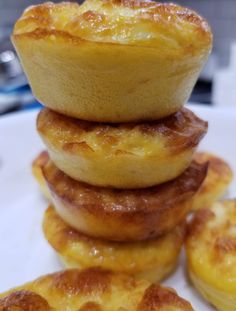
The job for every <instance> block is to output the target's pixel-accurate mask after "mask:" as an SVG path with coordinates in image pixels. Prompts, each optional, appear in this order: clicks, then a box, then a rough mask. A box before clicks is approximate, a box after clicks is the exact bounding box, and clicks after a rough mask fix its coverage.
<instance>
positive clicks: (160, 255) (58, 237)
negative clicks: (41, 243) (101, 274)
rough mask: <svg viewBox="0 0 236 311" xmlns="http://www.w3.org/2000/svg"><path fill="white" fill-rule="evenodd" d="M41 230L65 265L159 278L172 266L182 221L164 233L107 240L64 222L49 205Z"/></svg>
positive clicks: (182, 233) (181, 238)
mask: <svg viewBox="0 0 236 311" xmlns="http://www.w3.org/2000/svg"><path fill="white" fill-rule="evenodd" d="M43 231H44V235H45V238H46V239H47V240H48V242H49V244H50V245H51V246H52V247H53V248H54V249H55V251H56V252H57V253H58V255H59V256H60V258H61V260H62V261H63V263H64V264H65V266H66V267H67V268H80V269H81V268H82V269H84V268H90V267H100V268H103V269H109V270H112V271H115V272H124V273H127V274H131V275H134V276H135V278H139V279H140V278H141V279H146V280H149V281H151V282H159V281H161V280H162V279H164V278H165V277H167V276H168V275H169V274H170V273H171V272H173V270H174V269H175V267H176V264H177V261H178V257H179V253H180V250H181V247H182V245H183V241H184V237H185V223H183V224H181V225H179V226H177V227H176V228H175V229H173V230H172V231H171V232H169V233H167V234H166V235H164V236H162V237H160V238H156V239H152V240H148V241H141V242H129V243H128V242H127V243H125V242H123V243H122V242H109V241H106V240H101V239H96V238H90V237H88V236H86V235H84V234H82V233H80V232H79V231H77V230H75V229H73V228H71V227H70V226H69V225H68V224H67V223H65V222H64V221H63V220H62V219H61V218H60V216H59V215H58V214H57V213H56V211H55V209H54V208H53V207H52V206H51V207H49V208H48V209H47V211H46V212H45V215H44V221H43Z"/></svg>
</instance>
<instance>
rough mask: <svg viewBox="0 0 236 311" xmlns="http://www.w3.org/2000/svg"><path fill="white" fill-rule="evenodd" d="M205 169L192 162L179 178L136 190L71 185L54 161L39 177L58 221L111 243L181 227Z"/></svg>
mask: <svg viewBox="0 0 236 311" xmlns="http://www.w3.org/2000/svg"><path fill="white" fill-rule="evenodd" d="M206 172H207V165H204V164H203V165H202V164H197V163H192V164H191V166H190V167H189V168H188V169H187V170H186V171H185V172H184V173H183V174H182V175H181V176H179V177H178V178H177V179H175V180H173V181H170V182H168V183H165V184H162V185H159V186H155V187H151V188H146V189H139V190H118V189H108V188H99V187H94V186H91V185H88V184H85V183H81V182H79V181H75V180H74V179H72V178H70V177H69V176H67V175H66V174H64V173H63V172H62V171H60V170H59V169H58V168H57V167H56V166H55V165H54V164H53V163H52V162H48V163H47V165H46V166H44V167H43V175H44V178H45V180H46V182H47V184H48V187H49V189H50V192H51V196H52V202H53V205H54V206H55V208H56V210H57V212H58V214H59V215H60V216H61V218H62V219H63V220H64V221H65V222H67V223H68V224H70V225H71V226H72V227H73V228H74V229H76V230H78V231H80V232H82V233H84V234H86V235H89V236H92V237H95V238H101V239H105V240H113V241H135V240H145V239H150V238H155V237H157V236H160V235H162V234H164V233H167V232H168V231H170V230H172V229H173V228H174V227H175V226H176V225H178V224H179V223H181V222H182V221H183V220H184V219H185V216H186V214H187V213H188V211H189V210H190V209H191V199H192V197H193V196H194V194H195V193H196V191H197V190H198V189H199V187H200V186H201V183H202V182H203V180H204V178H205V176H206Z"/></svg>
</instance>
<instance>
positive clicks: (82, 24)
mask: <svg viewBox="0 0 236 311" xmlns="http://www.w3.org/2000/svg"><path fill="white" fill-rule="evenodd" d="M14 35H27V36H30V37H32V38H35V39H41V38H45V37H46V38H47V39H49V40H55V38H57V37H64V38H66V39H70V40H71V39H72V41H74V42H76V41H95V42H100V43H115V44H126V45H136V46H140V45H142V46H148V47H153V48H158V53H159V54H163V55H164V54H168V55H171V54H181V55H184V54H200V53H202V52H203V53H204V52H207V51H209V50H210V49H211V44H212V34H211V30H210V27H209V25H208V23H207V21H206V20H205V19H204V18H202V17H201V16H199V15H198V14H197V13H196V12H194V11H193V10H190V9H188V8H185V7H181V6H180V5H176V4H173V3H160V2H154V1H145V0H144V1H143V0H86V1H85V2H84V3H83V4H82V5H79V4H77V3H69V2H62V3H59V4H54V3H52V2H46V3H43V4H40V5H36V6H30V7H29V8H28V9H26V10H25V12H24V13H23V15H22V16H21V17H20V19H19V20H18V21H17V22H16V25H15V28H14Z"/></svg>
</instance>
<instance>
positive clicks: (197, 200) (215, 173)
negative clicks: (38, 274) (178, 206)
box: [32, 151, 233, 210]
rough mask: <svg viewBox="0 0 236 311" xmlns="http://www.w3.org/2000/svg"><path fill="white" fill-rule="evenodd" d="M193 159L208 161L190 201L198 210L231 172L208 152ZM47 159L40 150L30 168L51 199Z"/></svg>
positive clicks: (217, 194)
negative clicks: (46, 174)
mask: <svg viewBox="0 0 236 311" xmlns="http://www.w3.org/2000/svg"><path fill="white" fill-rule="evenodd" d="M194 160H195V161H196V162H198V163H206V162H208V170H207V175H206V177H205V179H204V181H203V183H202V184H201V186H200V188H199V190H198V191H197V192H196V194H195V195H194V197H193V200H192V201H191V204H192V210H198V209H200V208H204V207H206V206H211V205H212V204H213V203H214V202H215V201H217V200H218V199H220V198H222V196H223V195H224V194H225V193H226V192H227V187H228V186H229V184H230V182H231V180H232V177H233V172H232V169H231V168H230V166H229V164H228V163H227V162H226V161H225V160H223V159H222V158H220V157H218V156H217V155H214V154H212V153H208V152H196V153H195V154H194ZM48 161H49V155H48V153H47V152H46V151H42V152H41V153H40V154H39V155H38V156H37V157H36V158H35V160H34V161H33V164H32V170H33V172H35V173H34V177H35V179H36V181H37V182H38V184H39V186H40V188H41V190H42V193H43V194H44V196H45V197H46V198H47V199H49V201H50V200H51V194H50V192H49V189H48V186H47V184H46V181H45V178H44V176H43V172H42V169H43V167H44V166H45V165H46V163H47V162H48Z"/></svg>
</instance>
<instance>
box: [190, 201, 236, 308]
mask: <svg viewBox="0 0 236 311" xmlns="http://www.w3.org/2000/svg"><path fill="white" fill-rule="evenodd" d="M235 226H236V200H228V201H224V202H219V203H215V204H213V205H212V206H211V207H209V208H206V209H201V210H198V211H197V212H196V214H195V216H194V218H193V220H192V221H191V223H190V224H189V229H188V235H187V239H186V253H187V261H188V272H189V276H190V279H191V280H192V282H193V284H194V286H195V287H196V289H197V290H198V291H199V292H200V293H201V294H202V296H203V297H204V298H205V299H206V300H208V301H209V302H210V303H211V304H212V305H214V306H215V307H216V308H217V310H220V311H233V310H235V306H236V232H235Z"/></svg>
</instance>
